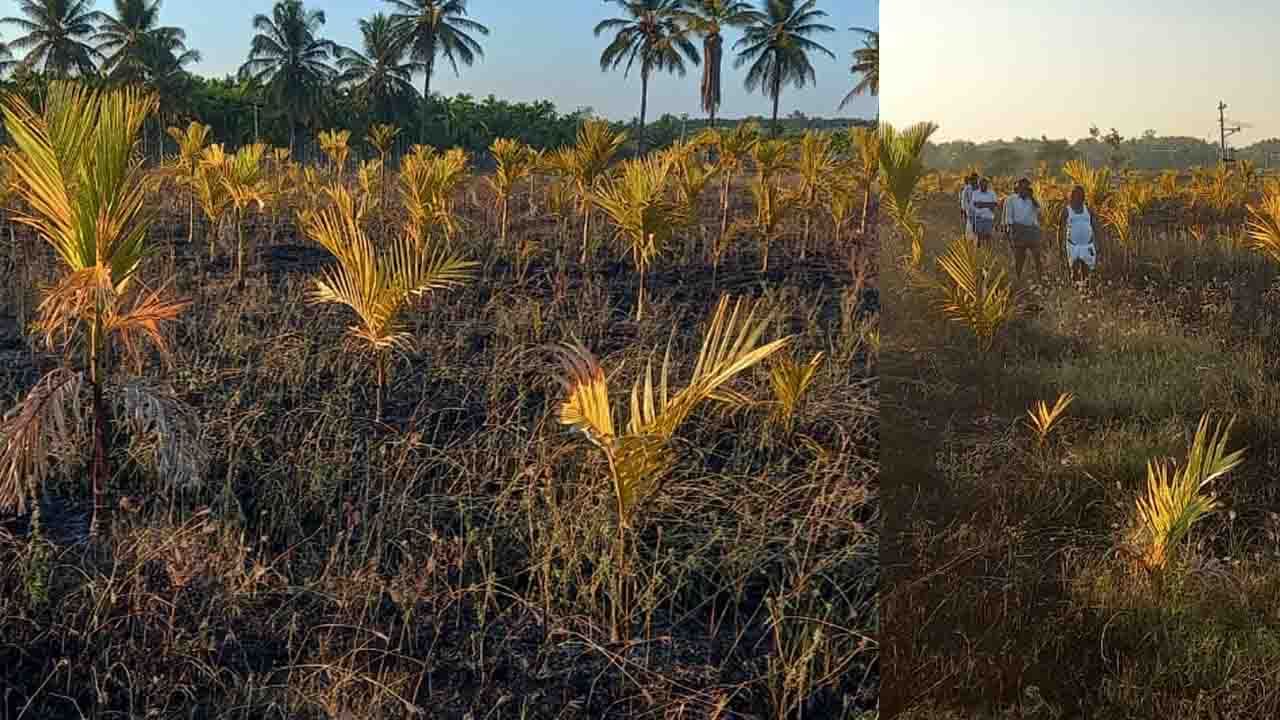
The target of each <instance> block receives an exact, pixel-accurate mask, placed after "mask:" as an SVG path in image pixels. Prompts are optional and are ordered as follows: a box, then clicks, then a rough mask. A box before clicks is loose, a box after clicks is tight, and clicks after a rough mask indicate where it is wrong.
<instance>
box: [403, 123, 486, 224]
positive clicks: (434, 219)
mask: <svg viewBox="0 0 1280 720" xmlns="http://www.w3.org/2000/svg"><path fill="white" fill-rule="evenodd" d="M470 165H471V161H470V159H469V158H468V157H467V153H466V151H465V150H463V149H462V148H451V149H450V150H448V151H447V152H445V153H444V154H439V153H436V152H435V150H434V149H433V148H431V147H430V146H427V145H415V146H414V147H413V149H412V150H411V151H410V153H409V154H408V155H406V156H405V158H404V161H403V162H402V163H401V167H400V194H401V198H402V199H403V201H404V205H405V210H406V211H407V213H408V215H409V226H408V232H409V235H410V236H411V237H413V238H414V239H415V240H416V241H417V242H419V243H420V244H421V245H424V246H425V245H426V244H427V243H429V242H430V241H431V239H432V236H433V233H435V232H437V231H439V232H440V233H441V234H442V235H443V237H444V239H445V240H446V241H448V240H450V239H451V238H452V237H453V234H454V233H455V232H456V231H457V229H458V224H459V219H458V218H457V216H456V215H455V214H454V212H453V195H454V192H455V191H456V190H457V189H458V188H459V187H460V186H461V185H462V183H463V181H465V180H466V178H467V177H468V175H467V173H468V171H469V169H470Z"/></svg>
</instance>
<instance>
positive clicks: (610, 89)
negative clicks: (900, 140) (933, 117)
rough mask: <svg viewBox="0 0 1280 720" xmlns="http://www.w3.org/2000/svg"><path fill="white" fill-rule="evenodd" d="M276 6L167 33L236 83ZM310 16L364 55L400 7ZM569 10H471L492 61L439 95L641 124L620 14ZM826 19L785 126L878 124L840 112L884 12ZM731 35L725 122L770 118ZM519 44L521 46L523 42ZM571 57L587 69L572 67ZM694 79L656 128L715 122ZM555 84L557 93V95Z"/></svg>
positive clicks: (656, 79) (858, 8) (659, 81)
mask: <svg viewBox="0 0 1280 720" xmlns="http://www.w3.org/2000/svg"><path fill="white" fill-rule="evenodd" d="M6 4H7V3H6ZM92 4H93V7H94V8H95V9H97V10H101V11H104V12H112V11H113V10H114V5H113V4H112V3H110V2H105V1H104V0H97V2H94V3H92ZM274 4H275V3H274V2H268V1H267V0H255V1H254V2H251V3H245V4H244V6H243V9H238V10H237V11H236V14H235V16H234V18H232V17H229V16H228V15H227V14H222V15H220V18H222V19H220V20H219V21H218V22H216V23H211V22H209V20H208V12H207V9H206V8H205V7H204V3H202V2H200V0H168V1H167V2H164V3H163V4H162V6H161V10H160V24H162V25H172V26H177V27H180V28H182V29H183V30H185V31H186V33H187V46H188V47H189V48H191V49H194V50H197V51H199V52H200V55H201V60H200V62H198V63H195V64H193V65H192V66H190V67H189V68H188V70H189V71H190V72H191V73H192V74H193V75H199V76H202V77H205V78H217V79H221V78H223V77H225V76H227V75H231V76H235V74H236V71H237V70H238V69H239V67H240V65H241V64H243V63H244V61H245V59H246V58H247V57H248V53H249V41H250V38H251V37H252V35H253V31H252V28H251V23H252V18H253V16H254V15H255V14H257V13H267V14H269V13H270V10H271V7H272V6H274ZM306 7H307V8H309V9H316V10H322V11H324V13H325V16H326V17H325V20H326V22H325V25H324V26H323V28H322V30H321V33H322V35H323V36H324V37H325V38H326V39H329V40H332V41H334V42H336V43H338V44H339V45H344V46H347V47H353V48H356V49H360V47H361V43H360V40H361V36H360V31H359V28H358V25H357V22H358V21H359V20H360V19H361V18H367V17H369V16H371V15H372V14H374V13H375V12H385V13H388V14H390V12H391V8H390V6H389V5H388V4H387V3H386V2H382V1H380V0H354V1H352V2H339V1H338V0H311V1H308V2H306ZM561 8H562V9H563V10H564V12H563V13H556V14H555V15H552V14H549V13H547V12H545V10H544V9H541V8H539V7H538V6H537V5H536V4H534V3H527V2H514V1H513V0H498V1H496V2H475V1H473V2H471V3H469V5H468V8H467V10H468V15H467V17H468V18H469V19H471V20H474V21H476V22H479V23H481V24H483V25H485V26H486V27H488V28H489V30H490V34H489V35H488V36H480V35H476V36H475V37H476V39H477V41H478V42H480V44H481V46H482V47H483V48H484V51H485V57H483V58H477V59H476V62H475V64H474V65H473V66H472V67H466V66H464V65H459V68H458V69H459V76H455V75H454V73H453V70H452V68H451V67H450V66H449V64H448V63H447V62H442V63H437V67H436V71H435V73H434V74H433V75H432V79H431V91H432V94H433V95H434V94H439V95H442V96H456V95H459V94H469V95H471V96H473V97H475V98H484V97H487V96H489V95H493V96H495V97H497V98H501V99H504V100H509V101H512V102H537V101H540V100H550V101H551V102H552V103H554V104H555V106H556V109H557V111H559V112H561V113H566V114H567V113H570V112H573V111H574V110H576V109H579V108H588V107H589V108H591V109H592V110H593V112H594V113H596V114H597V115H599V116H602V117H605V118H607V119H609V120H612V121H622V122H628V121H631V120H634V119H636V118H638V116H639V114H640V78H639V73H638V72H637V71H634V70H633V71H632V72H631V73H630V75H629V76H628V77H626V78H625V79H624V78H623V74H622V69H621V68H619V69H618V70H617V71H609V72H602V71H601V70H600V62H599V58H600V53H601V51H602V50H603V49H604V47H605V46H606V45H607V44H608V38H607V35H602V36H601V37H598V38H597V37H596V36H595V35H594V34H593V32H592V31H593V29H594V27H595V25H596V23H598V22H599V21H601V20H604V19H607V18H611V17H617V16H619V9H618V8H617V7H616V6H614V5H611V4H610V5H606V4H604V3H602V2H592V3H590V5H589V6H585V5H580V4H576V5H574V6H572V7H566V6H563V5H562V6H561ZM818 9H820V10H824V11H826V12H827V13H828V17H826V18H824V19H823V20H822V22H823V23H825V24H827V25H830V26H832V27H834V28H836V31H835V32H832V33H826V34H822V35H820V36H817V37H816V38H815V40H817V41H818V42H820V43H821V44H822V45H823V46H825V47H826V48H827V49H829V50H831V52H832V53H834V54H835V56H836V59H835V60H832V59H830V58H828V57H826V56H825V55H819V54H815V55H814V56H813V57H812V58H811V62H812V63H813V65H814V70H815V73H816V75H817V82H816V84H813V85H810V86H809V87H807V88H805V89H803V90H796V89H795V88H793V87H790V86H788V87H787V88H786V89H784V91H783V93H782V102H781V105H780V107H779V117H780V118H786V117H787V116H789V115H790V114H791V113H793V112H795V111H799V112H802V113H804V114H805V115H806V116H809V117H814V118H823V119H844V118H849V119H869V118H874V117H875V116H876V114H877V110H878V102H877V99H876V98H874V97H865V96H862V97H857V98H854V100H853V102H852V103H850V104H849V105H848V106H847V107H846V108H845V109H844V110H843V111H837V106H838V105H839V103H840V100H841V99H842V98H844V96H845V95H846V94H847V93H848V92H849V90H850V89H851V88H852V87H853V84H854V82H855V80H854V78H853V76H852V75H851V74H850V73H849V66H850V64H851V62H852V57H851V55H852V52H853V51H854V50H855V49H856V48H858V47H861V46H862V35H861V34H859V33H855V32H852V31H850V29H849V28H851V27H867V28H870V29H873V30H874V29H877V28H878V17H877V16H878V2H875V1H874V0H857V1H856V2H844V1H840V0H823V1H821V2H819V4H818ZM16 12H17V8H16V7H15V8H13V9H12V10H9V11H6V12H4V13H3V15H4V16H6V17H7V16H10V14H11V13H16ZM241 16H243V17H241ZM563 27H572V28H574V31H573V32H569V33H557V32H556V28H563ZM513 28H519V29H520V30H521V32H520V33H518V34H516V33H514V32H513ZM724 34H725V57H724V64H723V77H724V81H723V83H724V89H723V91H722V96H723V100H722V103H721V106H720V110H719V111H718V112H717V116H718V117H724V118H742V117H750V116H761V115H763V116H765V117H767V116H769V114H770V112H771V109H772V107H771V102H770V101H769V100H768V99H767V98H766V97H765V96H763V95H762V94H760V93H759V92H756V93H751V94H748V93H747V92H746V91H745V90H744V88H743V78H744V77H745V75H746V68H745V67H744V68H741V69H735V68H734V67H733V59H734V52H733V49H732V46H733V44H734V43H735V42H737V40H738V39H739V38H740V37H741V32H740V31H738V30H736V29H729V30H727V31H726V32H725V33H724ZM17 35H18V33H17V32H15V31H14V29H13V28H12V27H10V26H2V27H0V40H5V41H12V39H13V38H14V37H16V36H17ZM512 38H515V40H514V42H512V41H511V39H512ZM695 45H697V47H698V49H699V52H701V49H702V46H701V41H700V40H696V39H695ZM15 56H18V53H15ZM566 57H577V58H580V60H575V61H573V62H572V63H570V62H569V61H568V60H566ZM15 59H17V57H15ZM687 69H688V74H687V75H686V76H685V77H683V78H681V77H679V76H676V75H674V74H669V73H661V74H655V75H654V76H653V77H652V78H651V79H650V81H649V102H648V112H647V116H646V121H650V120H657V119H658V118H660V117H661V116H662V115H664V114H669V115H673V116H675V117H680V116H681V115H682V114H688V115H689V119H691V120H693V119H700V118H702V117H705V113H703V112H702V108H701V102H700V100H699V79H700V76H701V66H700V65H699V66H694V65H691V64H690V65H688V68H687ZM570 73H576V75H571V74H570ZM563 77H573V78H574V82H573V83H572V85H573V87H572V88H571V89H569V88H566V85H568V84H569V83H546V82H545V81H546V79H548V78H552V79H555V78H563ZM422 79H423V78H422V76H421V75H416V76H415V77H414V85H415V87H416V88H417V89H418V91H419V92H421V90H422ZM540 81H541V82H540ZM548 84H550V85H553V87H547V85H548ZM534 88H541V89H534Z"/></svg>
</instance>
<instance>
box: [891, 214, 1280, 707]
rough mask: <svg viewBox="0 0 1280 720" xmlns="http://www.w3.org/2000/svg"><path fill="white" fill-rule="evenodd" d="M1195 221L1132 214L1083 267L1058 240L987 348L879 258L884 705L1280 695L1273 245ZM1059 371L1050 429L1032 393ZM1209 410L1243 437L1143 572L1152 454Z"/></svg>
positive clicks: (1217, 701)
mask: <svg viewBox="0 0 1280 720" xmlns="http://www.w3.org/2000/svg"><path fill="white" fill-rule="evenodd" d="M953 208H954V199H953V193H950V192H947V193H946V194H944V195H939V194H934V195H931V196H930V198H929V200H928V201H927V203H926V211H925V222H926V226H927V231H926V235H927V237H928V241H927V243H926V245H927V254H928V255H929V256H935V255H937V254H939V253H940V252H941V251H942V250H943V249H944V248H945V247H946V243H947V242H948V240H949V239H950V238H952V237H954V235H955V234H956V233H958V232H959V229H960V228H959V227H958V221H957V220H956V219H955V212H954V209H953ZM1198 230H1203V231H1204V232H1202V233H1200V234H1201V235H1202V236H1203V235H1208V239H1207V240H1206V239H1205V238H1204V237H1200V238H1197V237H1195V236H1194V234H1193V233H1178V234H1177V235H1176V236H1175V235H1173V234H1171V233H1169V232H1168V231H1167V229H1161V230H1160V231H1159V232H1158V233H1157V232H1156V231H1155V230H1152V229H1150V228H1140V229H1138V230H1136V231H1135V232H1134V233H1133V234H1132V235H1131V237H1130V246H1129V247H1128V248H1126V249H1124V251H1123V252H1121V250H1120V249H1119V248H1117V247H1115V245H1114V244H1110V245H1109V244H1108V242H1110V240H1111V239H1110V238H1103V239H1102V240H1101V241H1100V251H1101V252H1102V253H1103V259H1102V260H1101V265H1100V267H1099V270H1098V272H1097V273H1095V274H1094V276H1093V277H1092V278H1091V279H1090V281H1089V284H1088V285H1087V286H1083V287H1079V286H1073V285H1071V284H1070V283H1069V282H1067V280H1066V277H1067V269H1066V268H1065V267H1064V266H1063V264H1062V263H1061V262H1052V261H1051V262H1050V263H1049V269H1050V272H1051V274H1052V276H1051V278H1050V279H1049V281H1048V282H1047V283H1045V284H1044V285H1042V286H1039V287H1034V288H1031V289H1030V294H1029V296H1028V298H1027V309H1028V310H1029V312H1027V313H1025V314H1024V315H1023V316H1021V317H1019V318H1018V319H1017V320H1015V321H1014V322H1013V323H1012V324H1011V325H1010V326H1009V328H1008V331H1007V334H1006V335H1005V336H1003V337H1002V338H1001V339H1000V341H999V342H997V343H996V345H995V347H994V351H993V352H992V353H991V354H984V353H980V352H978V351H977V350H975V349H974V347H973V343H972V339H971V336H969V335H967V332H968V331H967V330H966V329H965V328H963V327H956V326H954V325H953V324H952V323H949V322H947V321H946V319H945V318H943V317H941V316H939V315H938V314H937V313H935V312H931V310H930V307H929V304H928V300H929V298H928V297H927V296H923V295H921V294H920V293H918V292H915V291H912V290H910V289H908V288H907V283H908V281H907V278H904V277H903V273H902V272H900V271H898V270H897V269H888V268H887V269H886V272H885V286H886V293H887V295H888V298H887V299H886V305H887V307H886V309H885V313H886V317H885V319H884V322H885V323H886V324H887V327H889V328H891V332H890V333H888V334H887V338H886V341H887V345H886V347H885V352H884V355H883V356H882V358H881V361H882V363H883V366H882V369H883V372H884V375H885V378H886V384H887V390H886V397H888V398H891V400H890V402H888V403H886V404H885V407H884V410H883V417H882V420H881V428H882V431H883V442H884V448H885V458H884V467H885V473H886V475H885V477H886V478H892V480H891V481H889V482H886V483H885V484H884V495H885V497H884V499H883V503H884V507H885V518H886V524H885V527H884V528H883V533H884V536H885V538H886V541H885V544H884V546H883V562H884V567H885V581H884V587H885V589H884V591H883V592H884V599H883V605H882V611H883V613H884V614H883V622H884V625H883V626H884V628H885V632H884V637H883V639H882V642H883V653H884V656H883V659H882V662H883V663H884V668H885V674H884V677H883V687H882V690H883V698H884V709H885V711H886V713H888V714H890V715H893V714H895V713H901V716H902V717H914V718H939V717H957V718H958V717H990V718H997V717H1000V718H1004V717H1011V718H1012V717H1018V718H1052V717H1064V718H1065V717H1092V718H1134V717H1171V716H1172V717H1218V718H1253V717H1271V716H1275V715H1276V714H1277V713H1280V693H1278V692H1277V688H1280V680H1278V679H1277V668H1280V632H1277V631H1276V630H1274V628H1277V627H1280V625H1278V624H1277V620H1280V615H1278V614H1277V608H1278V607H1280V603H1278V601H1280V565H1278V564H1277V561H1278V560H1280V520H1277V518H1280V515H1277V512H1278V511H1280V489H1278V488H1277V486H1276V484H1275V482H1274V477H1275V475H1276V470H1277V468H1280V452H1278V451H1277V446H1276V444H1275V438H1276V437H1278V436H1277V434H1276V431H1277V429H1280V428H1277V423H1276V418H1277V417H1280V415H1278V414H1277V411H1278V410H1280V364H1278V362H1277V360H1276V358H1277V357H1280V355H1277V353H1276V349H1277V347H1276V338H1277V337H1280V335H1278V334H1277V330H1280V317H1277V316H1276V314H1275V311H1274V309H1272V308H1274V298H1275V296H1276V293H1277V292H1280V291H1278V290H1277V289H1276V287H1277V286H1276V284H1275V279H1276V273H1275V270H1274V268H1272V267H1271V266H1270V265H1269V264H1268V263H1267V262H1266V261H1265V260H1262V259H1261V258H1259V257H1257V256H1256V255H1253V254H1252V253H1250V252H1249V251H1248V250H1247V248H1245V247H1244V245H1243V244H1242V243H1240V242H1238V240H1227V239H1224V240H1222V241H1217V235H1218V234H1219V233H1221V234H1222V235H1223V236H1225V237H1233V236H1237V235H1238V234H1239V233H1241V232H1243V228H1242V227H1241V225H1240V224H1239V223H1231V222H1227V223H1221V224H1217V225H1213V226H1209V227H1207V228H1200V229H1198ZM1049 247H1051V248H1052V247H1053V245H1049ZM885 249H886V254H887V256H889V255H894V254H896V253H900V252H904V251H905V250H906V249H907V246H906V244H905V242H898V243H897V245H896V246H894V245H893V244H889V243H887V244H886V248H885ZM1003 254H1004V255H1006V256H1007V252H1004V253H1003ZM1052 257H1053V256H1051V258H1052ZM1054 259H1055V260H1056V258H1054ZM1004 262H1006V263H1008V262H1009V260H1008V259H1007V258H1006V260H1005V261H1004ZM1064 392H1070V393H1073V394H1074V396H1075V399H1074V401H1073V402H1072V404H1071V405H1070V408H1069V409H1068V410H1067V411H1066V412H1065V413H1064V416H1063V417H1062V418H1061V419H1059V420H1058V421H1057V424H1056V427H1055V428H1054V429H1053V438H1052V441H1051V442H1046V443H1041V442H1039V438H1038V436H1037V433H1036V432H1035V431H1034V430H1033V429H1032V428H1029V427H1027V422H1026V420H1027V415H1026V413H1027V408H1028V407H1030V406H1031V405H1032V404H1033V403H1035V402H1037V401H1042V400H1044V399H1046V398H1055V397H1058V396H1059V394H1060V393H1064ZM1047 409H1048V408H1046V410H1047ZM1204 412H1213V413H1215V414H1216V415H1219V416H1223V417H1225V416H1228V415H1232V414H1236V415H1238V417H1239V423H1238V425H1237V429H1236V430H1235V431H1234V432H1233V433H1232V438H1231V443H1230V447H1231V448H1232V449H1235V448H1239V447H1245V446H1247V447H1248V453H1247V455H1246V459H1245V462H1244V464H1243V465H1242V466H1241V467H1240V468H1239V469H1237V470H1235V471H1233V472H1232V473H1230V474H1229V475H1228V476H1227V477H1226V478H1224V479H1219V480H1217V481H1215V484H1214V488H1213V489H1214V491H1215V492H1216V493H1217V495H1218V501H1219V502H1220V503H1221V508H1220V509H1219V510H1218V511H1217V512H1215V513H1213V514H1211V515H1209V516H1207V517H1206V518H1205V519H1204V520H1202V521H1201V522H1200V523H1198V524H1197V525H1195V527H1194V529H1193V530H1192V531H1191V534H1190V543H1189V545H1187V546H1185V549H1184V552H1182V553H1180V554H1179V559H1178V560H1177V561H1176V563H1175V565H1176V567H1173V566H1171V567H1170V569H1169V571H1168V572H1166V573H1162V574H1158V575H1156V574H1152V573H1150V572H1148V571H1147V570H1146V569H1145V567H1144V566H1143V564H1142V562H1141V559H1140V557H1139V556H1137V555H1136V554H1135V553H1134V552H1133V551H1132V550H1131V549H1130V548H1128V547H1126V538H1127V537H1129V534H1130V532H1131V529H1132V523H1133V521H1134V517H1135V515H1136V509H1135V501H1136V499H1137V498H1138V497H1139V496H1140V495H1141V494H1142V493H1144V492H1145V491H1146V487H1147V481H1146V477H1147V473H1146V466H1147V463H1148V461H1150V460H1153V459H1157V458H1160V457H1173V458H1178V459H1179V461H1181V458H1183V457H1185V455H1186V453H1187V448H1188V445H1189V443H1190V440H1191V435H1192V434H1193V433H1194V431H1195V428H1196V423H1197V421H1198V420H1199V419H1200V416H1201V414H1202V413H1204Z"/></svg>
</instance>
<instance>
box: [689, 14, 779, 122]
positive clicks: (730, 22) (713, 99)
mask: <svg viewBox="0 0 1280 720" xmlns="http://www.w3.org/2000/svg"><path fill="white" fill-rule="evenodd" d="M681 18H682V19H683V21H684V23H685V25H686V26H687V27H688V28H689V30H690V31H691V32H693V33H694V34H697V35H701V36H702V61H703V64H702V109H703V111H704V112H706V113H707V116H708V118H710V120H711V126H712V127H715V124H716V111H717V110H719V109H720V90H721V82H720V77H721V72H720V71H721V67H722V66H723V65H724V36H723V35H722V34H721V31H722V30H724V28H728V27H737V28H742V27H747V26H748V25H750V24H751V23H754V22H758V21H759V20H760V13H759V12H758V11H756V10H755V9H754V8H752V7H751V4H750V3H748V2H745V0H694V1H693V2H692V3H691V4H690V7H689V8H688V9H687V10H684V11H682V12H681Z"/></svg>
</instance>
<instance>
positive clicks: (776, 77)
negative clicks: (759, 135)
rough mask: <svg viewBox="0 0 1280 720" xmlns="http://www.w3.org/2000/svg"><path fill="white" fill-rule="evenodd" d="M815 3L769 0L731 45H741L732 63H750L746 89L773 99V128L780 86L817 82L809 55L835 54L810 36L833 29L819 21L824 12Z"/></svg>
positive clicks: (736, 65) (775, 127)
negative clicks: (738, 38) (762, 12)
mask: <svg viewBox="0 0 1280 720" xmlns="http://www.w3.org/2000/svg"><path fill="white" fill-rule="evenodd" d="M816 5H817V0H804V2H797V0H768V1H767V3H766V4H765V12H764V14H763V15H762V16H761V17H760V19H759V20H757V21H756V22H755V23H752V24H751V25H749V26H748V27H747V29H746V31H745V32H744V33H743V36H742V38H741V39H740V40H738V42H737V43H736V44H735V45H734V47H739V48H741V50H740V51H739V53H738V58H737V60H735V61H734V67H742V66H743V65H747V64H750V68H749V69H748V70H747V77H746V80H745V86H746V89H747V92H755V91H756V90H757V89H759V90H761V91H763V92H764V94H765V95H766V96H767V97H769V98H770V99H772V100H773V125H774V130H775V132H776V130H777V127H778V104H779V102H780V100H781V98H782V89H783V88H784V87H785V86H787V85H792V86H794V87H795V88H796V89H801V88H804V87H806V86H807V85H809V84H810V83H814V82H817V74H816V73H815V72H814V69H813V63H811V62H810V61H809V55H810V54H812V53H822V54H824V55H826V56H827V57H830V58H831V59H833V60H834V59H835V57H836V56H835V55H834V54H833V53H832V52H831V51H830V50H828V49H827V48H825V47H823V46H822V45H820V44H818V43H817V42H814V41H813V40H812V39H810V38H811V37H812V36H813V35H816V34H818V33H829V32H835V28H833V27H831V26H830V25H824V24H822V23H820V22H818V21H819V20H821V19H822V18H824V17H826V16H827V14H826V13H825V12H823V11H821V10H818V9H817V8H816Z"/></svg>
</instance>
